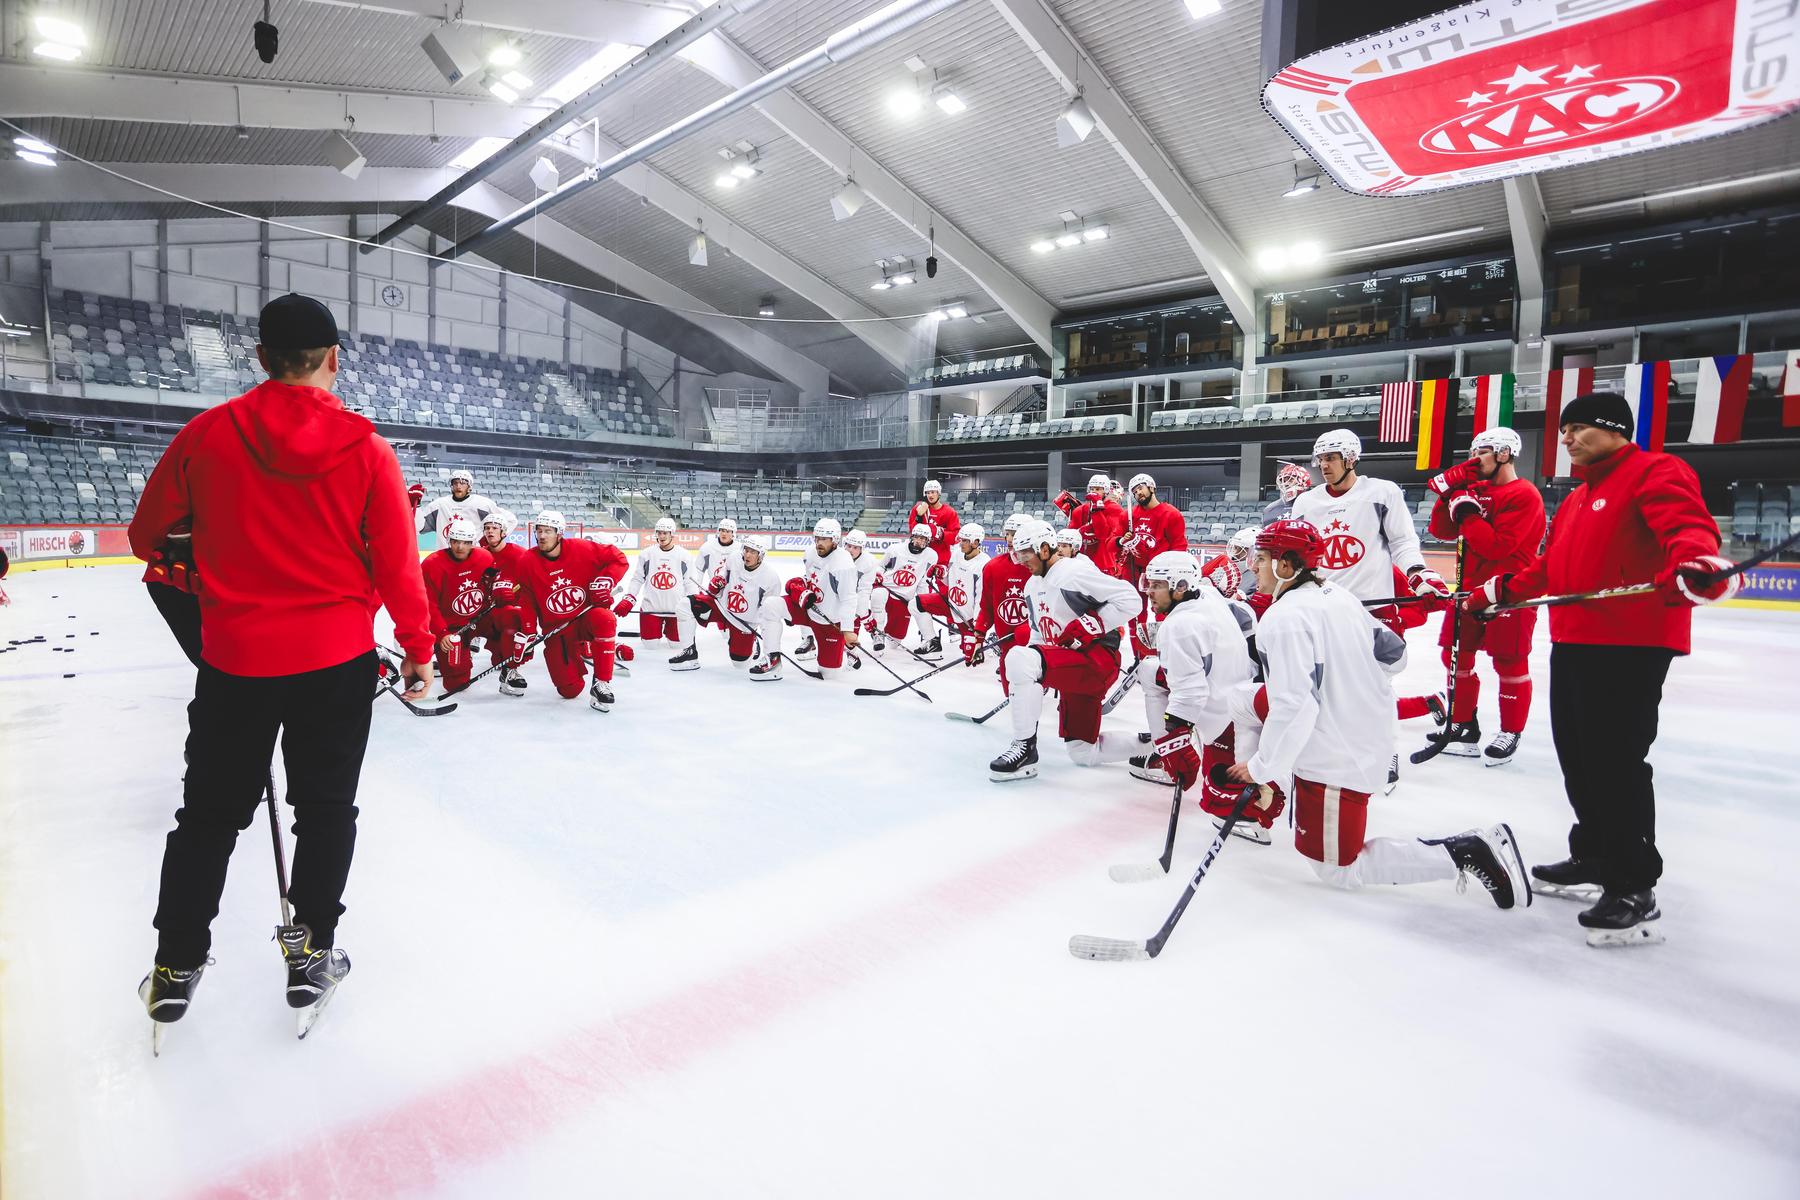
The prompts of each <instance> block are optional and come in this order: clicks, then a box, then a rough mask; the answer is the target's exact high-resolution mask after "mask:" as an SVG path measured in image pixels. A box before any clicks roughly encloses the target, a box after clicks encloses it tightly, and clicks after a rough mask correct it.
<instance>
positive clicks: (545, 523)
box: [531, 508, 569, 533]
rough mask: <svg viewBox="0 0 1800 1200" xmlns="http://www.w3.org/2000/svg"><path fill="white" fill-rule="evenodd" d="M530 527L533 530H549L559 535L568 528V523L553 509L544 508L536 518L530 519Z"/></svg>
mask: <svg viewBox="0 0 1800 1200" xmlns="http://www.w3.org/2000/svg"><path fill="white" fill-rule="evenodd" d="M531 527H532V528H533V529H545V528H549V529H554V530H556V532H558V533H561V532H563V530H565V529H567V528H568V527H569V523H568V522H567V521H565V520H563V515H562V514H561V513H559V512H557V511H556V510H555V509H554V508H546V509H545V510H544V511H542V512H540V513H539V514H538V515H537V516H536V517H534V518H532V522H531Z"/></svg>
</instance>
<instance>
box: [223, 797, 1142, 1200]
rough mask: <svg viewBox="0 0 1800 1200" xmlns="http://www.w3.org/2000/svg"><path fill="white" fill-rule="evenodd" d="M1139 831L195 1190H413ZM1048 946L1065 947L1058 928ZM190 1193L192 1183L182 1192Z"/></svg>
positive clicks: (1100, 823)
mask: <svg viewBox="0 0 1800 1200" xmlns="http://www.w3.org/2000/svg"><path fill="white" fill-rule="evenodd" d="M1144 832H1145V826H1144V819H1143V813H1142V812H1141V811H1139V809H1138V808H1137V806H1130V805H1122V806H1120V807H1119V808H1118V809H1115V810H1112V811H1110V812H1107V813H1105V814H1103V815H1101V816H1099V817H1096V818H1094V819H1092V820H1089V821H1084V822H1081V823H1080V824H1077V825H1074V826H1071V827H1069V828H1066V829H1062V830H1059V831H1057V832H1055V833H1051V834H1047V835H1045V836H1044V837H1042V838H1039V839H1037V840H1036V841H1033V842H1030V843H1028V844H1026V845H1024V846H1020V847H1018V848H1016V849H1013V850H1010V851H1008V852H1006V853H1005V854H1001V855H999V856H997V857H995V858H991V859H989V860H987V861H986V862H983V863H980V864H978V865H976V866H974V867H970V868H969V869H967V870H964V871H962V872H961V873H959V874H957V875H954V876H951V877H950V878H948V879H944V880H941V881H940V882H938V883H935V884H933V885H931V886H930V887H928V888H926V889H925V890H924V891H922V892H919V893H916V894H914V895H912V896H908V897H905V898H904V899H900V900H897V901H894V902H892V903H890V904H888V905H886V906H885V907H882V908H880V909H877V910H875V911H873V912H870V913H866V914H858V915H856V916H853V917H851V918H850V919H849V920H846V921H844V922H843V923H841V924H839V925H837V926H835V927H833V928H831V929H829V930H826V931H825V932H823V933H820V934H819V935H817V936H816V937H814V938H811V939H810V940H808V941H805V942H802V943H799V944H798V945H793V946H788V947H785V948H782V949H778V950H776V951H757V952H755V953H754V956H753V957H754V961H752V962H748V963H745V964H743V965H741V966H737V967H734V968H732V969H731V970H729V971H726V972H725V973H724V974H722V975H718V976H715V977H713V978H711V979H708V980H705V981H704V982H701V983H698V984H695V985H694V986H692V987H689V988H687V989H686V990H684V991H681V992H678V993H676V994H674V995H672V996H668V997H666V998H663V999H661V1000H657V1001H654V1002H652V1003H650V1004H647V1005H644V1006H643V1007H641V1008H637V1009H633V1010H631V1011H628V1012H624V1013H621V1014H619V1016H618V1017H617V1018H614V1019H608V1020H606V1021H604V1022H600V1023H596V1024H594V1025H591V1026H589V1027H587V1028H585V1029H579V1030H576V1031H574V1032H573V1033H570V1034H569V1035H568V1036H566V1037H564V1038H563V1039H562V1040H561V1041H559V1042H557V1043H556V1044H555V1045H553V1046H550V1047H547V1048H545V1049H544V1050H541V1051H538V1052H536V1053H533V1054H528V1055H525V1056H523V1057H522V1058H520V1059H518V1060H516V1061H514V1062H511V1063H505V1064H500V1065H497V1066H493V1067H488V1068H485V1069H483V1070H481V1071H477V1072H475V1073H473V1074H471V1075H466V1076H464V1077H462V1078H460V1079H457V1080H455V1081H453V1082H451V1083H449V1084H447V1085H446V1086H444V1087H442V1088H441V1089H439V1090H437V1091H435V1092H433V1093H431V1094H429V1095H424V1096H420V1097H418V1098H416V1099H414V1100H411V1101H408V1102H406V1103H404V1104H402V1105H400V1106H399V1107H397V1108H394V1109H392V1110H390V1111H388V1112H387V1113H374V1114H370V1115H367V1116H358V1117H353V1118H351V1119H349V1120H347V1121H345V1122H344V1123H343V1124H342V1125H340V1126H339V1127H338V1128H336V1129H332V1130H329V1131H327V1132H325V1133H323V1134H321V1135H318V1136H316V1137H314V1138H312V1139H311V1140H309V1141H308V1142H307V1143H305V1144H303V1145H299V1146H295V1147H291V1148H289V1149H286V1150H282V1151H279V1152H277V1153H275V1154H272V1155H270V1156H269V1157H267V1158H265V1159H262V1160H261V1161H259V1162H255V1163H252V1164H250V1165H249V1166H246V1167H245V1168H243V1169H242V1170H241V1171H238V1172H237V1173H236V1174H234V1175H232V1176H231V1177H230V1178H228V1179H225V1180H223V1181H221V1182H219V1183H217V1184H215V1185H213V1186H211V1187H208V1188H205V1189H204V1190H201V1191H200V1192H198V1193H197V1194H198V1195H199V1196H200V1197H203V1198H205V1200H224V1198H226V1197H256V1198H258V1200H263V1198H268V1197H290V1196H291V1197H314V1196H326V1195H329V1196H333V1197H337V1198H340V1200H356V1198H360V1197H369V1198H380V1200H386V1198H387V1197H391V1196H395V1195H398V1194H401V1193H409V1194H416V1193H419V1192H422V1191H425V1190H427V1189H429V1188H431V1187H432V1186H433V1185H435V1184H437V1183H440V1182H443V1181H444V1178H445V1175H446V1173H447V1172H448V1173H451V1175H452V1177H454V1174H455V1173H457V1172H460V1171H463V1170H467V1169H469V1168H471V1167H473V1166H475V1165H477V1164H479V1163H480V1162H482V1161H484V1160H487V1159H490V1158H493V1157H495V1156H497V1155H499V1154H502V1153H504V1152H506V1151H508V1150H511V1149H513V1148H515V1147H516V1146H518V1145H520V1144H522V1143H525V1142H528V1141H530V1140H532V1139H534V1138H539V1137H542V1136H544V1135H546V1134H548V1133H550V1132H551V1131H552V1130H553V1129H554V1128H555V1127H556V1126H558V1125H561V1124H562V1123H564V1122H565V1121H567V1120H569V1119H571V1118H572V1117H573V1116H574V1115H576V1114H578V1113H579V1112H580V1110H581V1109H582V1108H583V1107H585V1106H588V1105H592V1104H593V1103H595V1102H597V1101H599V1100H601V1099H602V1098H604V1097H606V1096H609V1095H613V1094H616V1093H619V1092H622V1091H624V1090H626V1089H627V1088H629V1087H631V1086H632V1085H634V1084H636V1083H639V1082H642V1081H644V1080H645V1079H646V1078H648V1077H653V1076H655V1075H657V1074H660V1073H664V1072H670V1071H678V1070H681V1069H683V1068H685V1067H689V1066H692V1065H694V1064H696V1063H697V1062H699V1061H701V1060H702V1059H703V1058H704V1057H705V1056H706V1055H707V1054H709V1053H712V1052H714V1051H718V1050H721V1049H724V1048H725V1047H726V1046H727V1045H729V1044H730V1043H732V1042H733V1041H735V1040H737V1039H739V1038H741V1037H744V1036H746V1035H747V1034H750V1033H752V1032H754V1031H755V1030H757V1029H759V1028H761V1027H762V1026H765V1025H767V1024H769V1023H770V1022H772V1021H774V1020H776V1019H777V1018H779V1017H782V1016H784V1015H786V1014H787V1013H789V1012H790V1011H792V1010H793V1009H795V1008H796V1007H798V1006H799V1005H802V1004H805V1003H809V1002H812V1001H815V1000H817V999H818V998H819V997H821V996H823V995H825V994H827V993H829V992H832V991H836V990H838V989H840V988H843V987H846V986H849V985H850V984H852V983H856V982H858V981H860V980H861V979H863V978H866V977H867V976H869V975H870V974H872V973H874V972H875V971H878V970H880V969H883V968H884V967H886V966H887V965H888V964H889V963H890V962H891V961H892V960H893V959H895V958H897V957H899V956H900V955H902V954H905V953H908V952H911V951H916V950H918V949H920V948H922V947H923V946H924V945H925V944H926V943H927V942H929V941H930V940H932V939H934V938H940V937H941V938H953V937H957V936H960V935H962V934H964V933H966V932H967V928H968V925H967V923H968V921H969V919H970V918H971V917H975V916H981V915H986V914H989V913H993V912H997V911H999V910H1001V909H1003V908H1005V907H1006V906H1007V905H1009V904H1012V903H1015V902H1017V901H1019V900H1022V899H1024V898H1025V897H1026V895H1027V894H1029V893H1030V892H1032V891H1034V890H1036V889H1037V888H1040V887H1043V886H1046V885H1048V884H1050V883H1052V882H1054V881H1055V880H1057V879H1058V878H1060V877H1062V876H1065V875H1067V874H1069V873H1070V872H1072V871H1076V870H1094V871H1098V870H1099V867H1098V866H1097V865H1096V864H1098V863H1099V862H1100V861H1101V860H1100V859H1099V858H1098V857H1097V856H1096V853H1095V851H1096V847H1098V846H1102V845H1105V844H1107V843H1109V842H1112V841H1115V840H1117V839H1119V838H1122V837H1126V836H1129V835H1130V834H1133V833H1136V834H1142V833H1144ZM1042 949H1043V953H1045V954H1060V953H1061V952H1062V950H1061V947H1060V946H1059V945H1058V942H1057V938H1056V937H1055V936H1054V935H1051V936H1048V937H1046V939H1045V942H1044V946H1043V948H1042ZM190 1194H193V1193H190Z"/></svg>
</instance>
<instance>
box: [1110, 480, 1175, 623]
mask: <svg viewBox="0 0 1800 1200" xmlns="http://www.w3.org/2000/svg"><path fill="white" fill-rule="evenodd" d="M1129 490H1130V492H1131V501H1132V509H1131V527H1130V528H1129V529H1128V530H1127V531H1126V533H1125V537H1124V539H1123V540H1122V541H1120V543H1119V551H1120V554H1119V558H1120V567H1121V572H1120V577H1121V578H1123V579H1129V580H1130V581H1131V583H1132V585H1133V586H1134V587H1136V588H1137V589H1138V591H1139V594H1140V596H1142V592H1143V576H1144V567H1145V566H1146V565H1148V564H1149V562H1150V560H1151V559H1153V558H1155V557H1156V556H1157V555H1158V554H1161V553H1162V552H1163V551H1165V550H1186V549H1187V548H1188V541H1187V522H1186V521H1183V520H1182V519H1181V514H1180V513H1179V512H1177V511H1176V510H1175V506H1174V505H1173V504H1164V503H1163V502H1162V501H1161V500H1158V499H1157V498H1156V480H1155V478H1154V477H1152V476H1150V475H1148V474H1144V473H1140V474H1137V475H1133V476H1132V477H1131V486H1130V489H1129ZM1149 612H1150V601H1149V599H1148V597H1144V598H1143V603H1142V604H1141V605H1139V608H1138V614H1137V615H1138V622H1139V623H1140V624H1141V623H1142V622H1143V621H1145V620H1147V619H1148V617H1149ZM1131 648H1132V650H1133V651H1134V652H1135V653H1136V655H1137V657H1139V658H1144V657H1147V656H1148V655H1149V654H1151V653H1152V651H1151V650H1150V647H1149V646H1147V645H1145V644H1144V641H1143V639H1142V638H1141V637H1139V636H1138V634H1137V632H1136V631H1135V630H1134V631H1133V632H1132V635H1131Z"/></svg>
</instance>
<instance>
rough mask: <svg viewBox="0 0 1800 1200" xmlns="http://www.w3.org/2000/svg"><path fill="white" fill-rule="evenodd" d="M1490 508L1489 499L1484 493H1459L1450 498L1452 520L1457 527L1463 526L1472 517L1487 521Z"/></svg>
mask: <svg viewBox="0 0 1800 1200" xmlns="http://www.w3.org/2000/svg"><path fill="white" fill-rule="evenodd" d="M1488 508H1489V506H1488V498H1487V496H1486V495H1485V494H1484V493H1482V492H1478V491H1465V492H1458V493H1456V495H1454V496H1452V497H1450V520H1451V522H1452V523H1453V524H1456V525H1461V524H1462V523H1463V522H1464V521H1466V520H1468V519H1469V518H1470V517H1480V518H1481V519H1482V520H1484V521H1485V520H1486V519H1487V516H1488Z"/></svg>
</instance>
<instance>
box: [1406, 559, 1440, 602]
mask: <svg viewBox="0 0 1800 1200" xmlns="http://www.w3.org/2000/svg"><path fill="white" fill-rule="evenodd" d="M1406 579H1407V582H1409V583H1411V584H1412V590H1413V595H1415V596H1437V597H1439V598H1440V599H1445V600H1448V599H1449V598H1450V585H1449V584H1447V583H1445V582H1444V577H1443V576H1442V575H1439V574H1438V573H1437V572H1436V571H1434V570H1432V569H1431V568H1430V567H1424V566H1420V567H1414V568H1413V569H1412V570H1410V571H1408V572H1407V573H1406Z"/></svg>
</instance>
